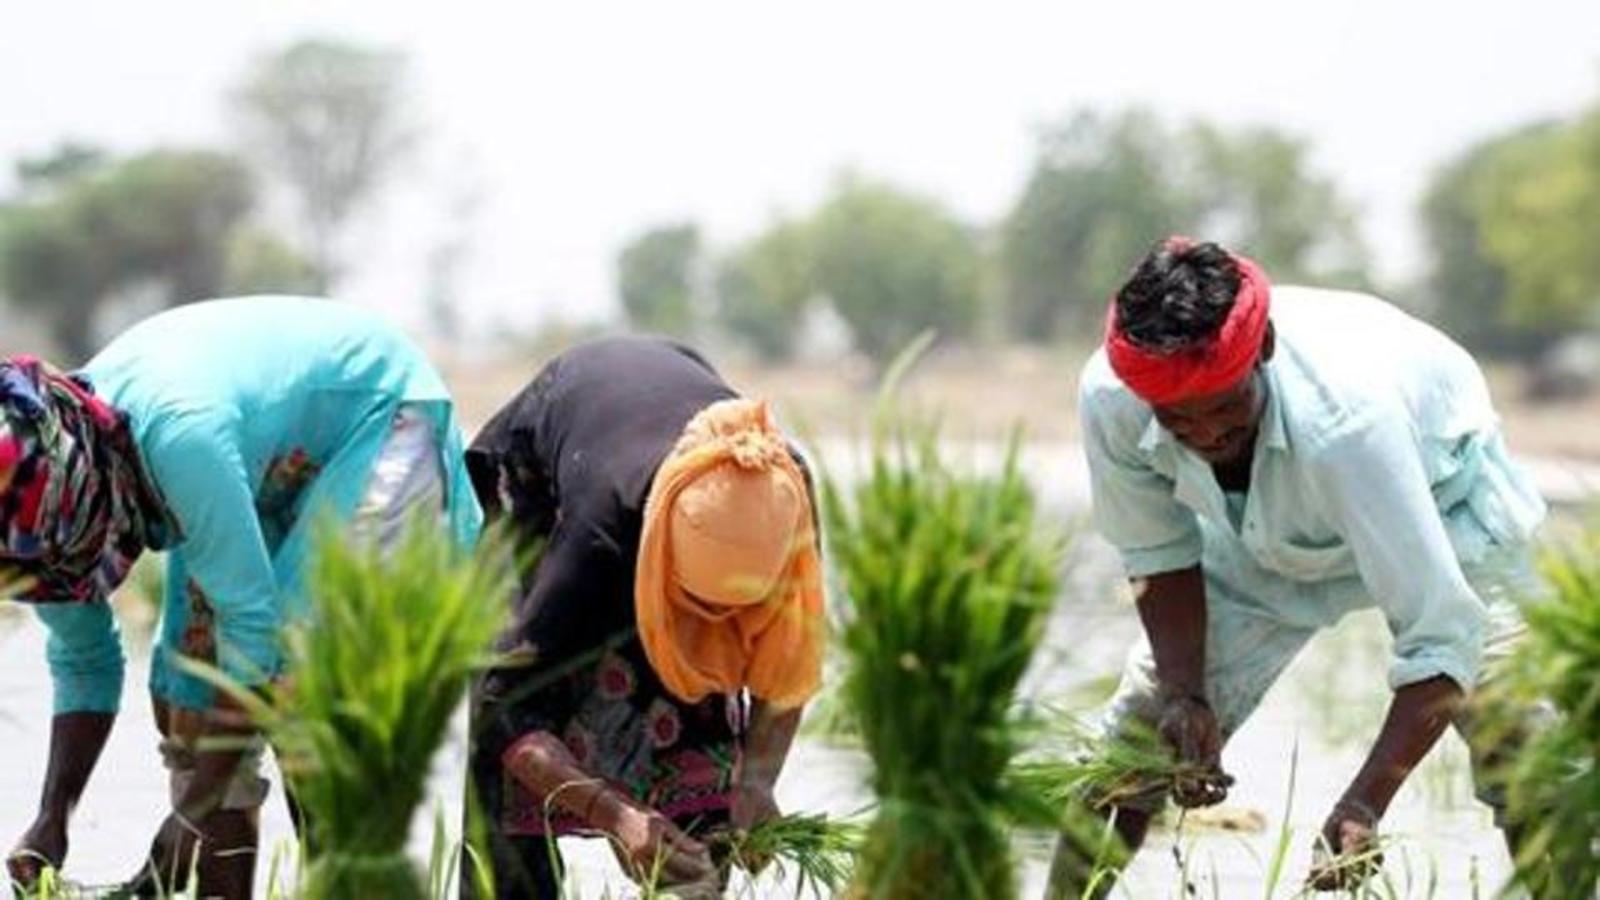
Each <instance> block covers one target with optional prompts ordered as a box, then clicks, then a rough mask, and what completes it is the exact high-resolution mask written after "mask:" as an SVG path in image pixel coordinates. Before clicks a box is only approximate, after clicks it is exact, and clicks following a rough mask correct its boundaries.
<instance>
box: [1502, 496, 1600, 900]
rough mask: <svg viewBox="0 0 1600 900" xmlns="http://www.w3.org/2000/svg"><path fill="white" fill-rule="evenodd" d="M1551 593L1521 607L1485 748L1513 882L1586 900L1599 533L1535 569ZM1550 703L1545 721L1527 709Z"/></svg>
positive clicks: (1598, 675) (1596, 845) (1594, 841)
mask: <svg viewBox="0 0 1600 900" xmlns="http://www.w3.org/2000/svg"><path fill="white" fill-rule="evenodd" d="M1541 568H1542V570H1543V573H1544V576H1545V578H1546V580H1547V582H1548V583H1549V586H1550V588H1551V595H1550V596H1549V597H1547V598H1539V599H1536V600H1534V601H1531V602H1528V603H1526V604H1525V610H1524V613H1525V616H1526V619H1527V625H1528V631H1527V636H1526V638H1525V639H1524V640H1523V642H1522V644H1521V645H1520V646H1519V647H1518V648H1517V651H1516V653H1515V655H1514V656H1513V658H1512V659H1511V661H1510V663H1509V665H1508V668H1507V671H1506V672H1505V673H1504V677H1502V678H1500V679H1498V682H1499V683H1498V685H1497V686H1496V687H1495V688H1494V689H1493V690H1492V691H1491V692H1490V694H1489V696H1488V698H1487V708H1486V710H1485V712H1484V714H1485V715H1487V716H1489V717H1490V719H1489V721H1490V722H1491V724H1492V726H1493V727H1488V728H1485V729H1484V731H1485V738H1484V740H1485V745H1486V748H1493V747H1496V746H1506V745H1512V746H1515V745H1517V744H1520V749H1519V750H1517V751H1516V752H1515V753H1514V754H1513V755H1512V759H1511V760H1510V761H1509V763H1508V764H1507V765H1506V767H1505V771H1504V772H1503V773H1502V777H1503V778H1504V779H1505V782H1506V788H1507V796H1508V801H1509V804H1510V811H1511V819H1512V822H1513V823H1514V826H1515V827H1516V828H1517V829H1520V831H1521V837H1520V840H1519V843H1520V845H1521V846H1520V847H1519V850H1518V853H1517V859H1516V860H1515V863H1516V880H1517V881H1518V882H1519V883H1520V884H1521V885H1522V886H1524V887H1526V888H1527V889H1528V890H1529V891H1530V892H1532V893H1533V894H1534V895H1535V896H1538V897H1552V898H1574V900H1576V898H1584V900H1589V898H1593V897H1594V896H1595V893H1596V886H1597V884H1600V527H1591V528H1590V529H1588V530H1586V531H1585V532H1583V533H1582V534H1581V535H1578V536H1577V537H1575V538H1573V539H1572V541H1571V542H1570V543H1568V544H1566V545H1565V546H1563V547H1561V548H1559V549H1552V550H1550V551H1549V552H1547V553H1546V554H1545V556H1544V558H1543V560H1542V566H1541ZM1541 704H1551V705H1553V706H1554V707H1555V714H1554V715H1553V716H1548V717H1546V718H1548V719H1549V721H1544V722H1534V723H1531V724H1530V721H1529V719H1530V716H1529V711H1530V710H1537V709H1539V707H1540V705H1541Z"/></svg>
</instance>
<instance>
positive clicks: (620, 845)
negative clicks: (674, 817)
mask: <svg viewBox="0 0 1600 900" xmlns="http://www.w3.org/2000/svg"><path fill="white" fill-rule="evenodd" d="M610 833H611V849H612V852H613V853H615V854H616V856H617V861H618V862H619V863H621V864H622V869H623V871H624V872H626V873H628V877H629V878H632V879H633V880H634V881H635V882H638V883H639V884H650V883H659V884H662V885H672V884H692V883H704V882H714V881H715V880H716V878H717V870H716V867H715V866H713V865H712V864H711V852H710V851H709V850H707V849H706V846H705V845H704V844H702V843H700V842H699V841H697V840H695V839H694V838H692V837H690V836H688V835H687V834H685V833H684V832H683V831H682V830H681V829H679V828H678V826H676V825H674V824H672V822H671V821H670V820H669V819H667V817H666V816H663V815H661V814H660V813H658V812H656V811H655V810H653V809H643V808H640V807H637V806H633V805H631V804H630V805H628V806H627V807H625V808H624V809H623V810H622V811H620V812H619V813H617V814H616V816H615V817H614V824H613V825H612V826H611V829H610Z"/></svg>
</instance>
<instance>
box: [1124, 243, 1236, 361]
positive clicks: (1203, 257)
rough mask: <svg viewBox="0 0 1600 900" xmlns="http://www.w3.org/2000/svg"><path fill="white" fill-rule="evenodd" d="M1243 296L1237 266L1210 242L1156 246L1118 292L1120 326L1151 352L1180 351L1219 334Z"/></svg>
mask: <svg viewBox="0 0 1600 900" xmlns="http://www.w3.org/2000/svg"><path fill="white" fill-rule="evenodd" d="M1238 293H1239V267H1238V265H1236V264H1235V263H1234V261H1233V257H1231V256H1229V255H1228V251H1226V250H1224V249H1222V248H1221V247H1219V246H1217V245H1216V244H1214V243H1211V242H1209V241H1207V242H1205V243H1189V242H1187V241H1177V240H1166V241H1162V242H1161V243H1159V244H1157V245H1156V246H1155V247H1154V248H1153V249H1152V250H1151V251H1150V252H1149V253H1148V254H1147V255H1146V256H1145V258H1144V259H1143V260H1142V261H1140V263H1139V266H1138V268H1136V269H1134V270H1133V275H1131V276H1130V277H1129V278H1128V280H1127V282H1126V283H1125V284H1123V286H1122V289H1121V290H1119V291H1117V301H1116V302H1117V322H1118V324H1119V326H1120V330H1121V332H1122V334H1123V335H1124V336H1125V337H1127V339H1128V340H1129V341H1132V342H1133V343H1134V344H1136V345H1138V346H1140V347H1143V348H1145V349H1147V350H1181V349H1183V348H1185V347H1189V346H1192V345H1194V344H1196V343H1198V342H1200V341H1203V340H1205V339H1206V338H1208V337H1210V336H1211V335H1213V334H1215V333H1216V331H1217V329H1218V328H1221V327H1222V323H1223V322H1224V321H1226V320H1227V318H1228V313H1229V311H1231V310H1232V309H1233V301H1234V297H1236V296H1237V295H1238Z"/></svg>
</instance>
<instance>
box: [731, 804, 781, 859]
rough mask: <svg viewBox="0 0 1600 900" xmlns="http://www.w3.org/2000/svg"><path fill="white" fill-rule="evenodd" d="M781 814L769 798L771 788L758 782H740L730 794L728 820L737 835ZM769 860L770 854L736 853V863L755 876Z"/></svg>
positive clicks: (754, 852) (746, 832)
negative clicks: (731, 797) (737, 856)
mask: <svg viewBox="0 0 1600 900" xmlns="http://www.w3.org/2000/svg"><path fill="white" fill-rule="evenodd" d="M781 814H782V813H781V812H780V810H779V809H778V801H777V800H776V799H775V798H774V797H773V796H772V786H771V785H770V784H766V783H761V782H754V783H752V782H748V781H746V782H741V783H740V784H739V786H738V787H736V788H735V789H734V792H733V807H732V809H731V810H730V811H729V819H730V820H731V824H732V825H733V828H734V832H735V833H736V834H741V835H743V834H748V833H749V832H750V831H751V829H754V828H756V827H758V826H760V825H761V824H763V823H765V822H770V821H772V820H773V819H776V818H778V817H779V816H780V815H781ZM771 861H772V855H771V854H769V853H761V852H756V851H753V850H751V851H742V852H740V853H739V864H740V865H741V866H743V867H744V869H745V871H747V872H749V873H750V874H752V875H754V874H756V873H758V872H760V871H761V870H762V869H765V868H766V867H767V863H769V862H771Z"/></svg>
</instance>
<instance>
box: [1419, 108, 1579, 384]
mask: <svg viewBox="0 0 1600 900" xmlns="http://www.w3.org/2000/svg"><path fill="white" fill-rule="evenodd" d="M1421 215H1422V223H1423V227H1424V230H1425V233H1426V235H1427V238H1428V246H1429V249H1430V251H1431V256H1432V261H1431V267H1430V272H1429V276H1428V281H1427V295H1428V300H1429V307H1430V312H1431V314H1432V315H1433V317H1434V318H1435V319H1436V320H1437V321H1438V322H1439V324H1440V325H1441V326H1443V327H1444V328H1445V329H1447V330H1448V331H1450V332H1451V333H1452V334H1454V335H1455V336H1457V337H1458V338H1459V339H1461V340H1462V341H1463V342H1464V343H1466V344H1467V345H1468V346H1470V347H1473V348H1474V349H1478V350H1483V351H1485V352H1490V353H1498V354H1504V355H1510V356H1520V357H1529V356H1537V355H1539V354H1540V353H1542V352H1543V351H1544V350H1546V349H1548V348H1549V347H1550V346H1552V345H1553V344H1554V343H1555V342H1556V341H1558V340H1560V339H1561V338H1562V337H1563V336H1565V335H1567V334H1568V333H1570V332H1571V331H1572V330H1574V329H1581V328H1586V327H1593V326H1594V325H1595V324H1596V318H1597V317H1596V313H1597V309H1600V261H1597V260H1596V258H1595V256H1594V252H1593V247H1594V245H1595V241H1596V240H1597V239H1600V224H1597V223H1600V110H1592V111H1589V112H1588V113H1586V114H1584V115H1582V116H1579V117H1577V118H1574V119H1570V120H1565V121H1553V122H1541V123H1536V124H1533V125H1528V126H1524V127H1520V128H1517V129H1513V130H1511V131H1508V132H1505V133H1503V134H1499V135H1495V136H1493V137H1490V138H1488V139H1487V140H1484V141H1481V142H1480V143H1478V144H1475V145H1473V146H1471V147H1469V148H1467V149H1466V150H1465V151H1463V152H1462V153H1461V154H1459V155H1458V156H1457V157H1455V158H1454V159H1452V160H1450V161H1449V162H1448V163H1446V164H1445V165H1443V166H1441V167H1440V168H1439V169H1438V171H1437V172H1436V173H1435V174H1434V176H1433V179H1432V181H1431V182H1430V184H1429V187H1428V190H1427V192H1426V193H1425V195H1424V198H1423V202H1422V206H1421Z"/></svg>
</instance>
